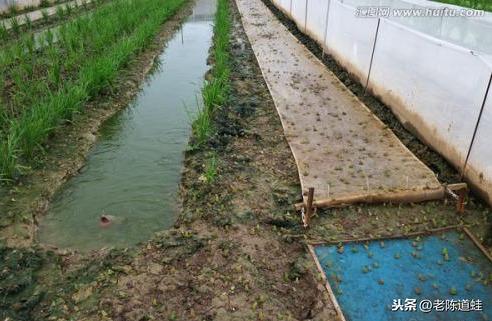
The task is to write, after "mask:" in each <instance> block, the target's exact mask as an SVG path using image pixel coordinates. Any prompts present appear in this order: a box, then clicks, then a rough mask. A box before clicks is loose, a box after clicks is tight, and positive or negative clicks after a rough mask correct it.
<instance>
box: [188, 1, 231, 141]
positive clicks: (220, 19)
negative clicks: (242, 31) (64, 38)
mask: <svg viewBox="0 0 492 321" xmlns="http://www.w3.org/2000/svg"><path fill="white" fill-rule="evenodd" d="M230 31H231V19H230V16H229V2H228V0H219V1H218V4H217V12H216V14H215V26H214V49H213V58H214V61H215V65H214V67H213V69H212V73H211V77H210V78H209V79H208V80H207V81H205V85H204V87H203V89H202V97H203V106H199V109H198V113H197V114H196V116H195V119H194V121H193V126H192V127H193V136H194V143H195V144H196V145H198V146H201V145H203V144H204V143H206V141H207V140H208V138H209V137H210V136H211V135H212V134H213V133H214V128H213V122H212V120H213V116H214V114H215V113H216V112H217V110H218V109H220V108H221V106H223V105H224V104H225V103H226V102H227V100H228V96H229V91H230V79H229V76H230V73H231V70H230V56H229V54H230V53H229V43H230Z"/></svg>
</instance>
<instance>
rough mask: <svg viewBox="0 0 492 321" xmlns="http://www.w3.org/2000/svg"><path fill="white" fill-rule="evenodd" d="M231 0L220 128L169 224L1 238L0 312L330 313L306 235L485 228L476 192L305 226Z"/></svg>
mask: <svg viewBox="0 0 492 321" xmlns="http://www.w3.org/2000/svg"><path fill="white" fill-rule="evenodd" d="M231 9H232V11H233V16H234V23H233V25H234V27H233V39H232V44H231V47H232V49H231V51H232V52H231V55H232V62H233V68H232V69H233V70H232V73H231V97H230V100H229V103H228V104H227V105H226V106H224V107H222V109H221V110H220V112H218V113H217V114H216V117H215V119H214V126H215V129H216V134H215V135H214V136H213V137H212V138H211V139H210V141H209V142H208V143H207V144H206V145H205V146H204V147H203V148H200V149H196V148H193V149H190V150H189V151H188V152H187V153H186V157H185V164H184V169H183V178H182V184H181V198H182V201H183V205H182V213H181V215H180V217H179V220H178V222H177V223H176V225H175V227H174V228H172V229H170V230H169V231H165V232H161V233H158V234H157V235H155V236H154V237H153V239H152V240H151V241H149V242H146V243H145V244H142V245H141V246H139V247H138V248H137V249H133V250H120V251H100V252H93V253H92V254H90V255H88V256H85V257H81V256H80V255H77V254H76V253H69V252H59V251H58V252H57V253H53V252H49V251H48V252H47V251H46V250H45V249H40V248H37V247H33V248H29V249H17V250H14V249H12V248H5V246H3V245H0V248H1V250H0V255H1V257H0V262H2V263H0V264H2V266H0V271H7V272H1V273H6V274H5V275H9V273H12V271H16V273H15V274H11V275H13V276H12V277H11V278H10V279H5V280H11V283H3V281H2V282H0V294H2V297H3V298H4V299H3V301H0V302H1V304H3V305H0V311H6V312H3V313H4V315H5V316H12V317H10V319H12V320H45V319H48V317H50V319H53V320H69V319H73V320H87V321H88V320H91V321H93V320H129V321H133V320H319V321H321V320H323V321H325V320H336V316H335V311H334V309H333V306H332V304H331V303H330V301H329V298H328V297H327V294H326V291H325V290H324V287H323V284H322V282H321V278H320V275H319V274H318V272H317V271H316V268H315V266H314V262H313V261H312V259H311V258H310V257H309V256H308V252H307V250H306V247H305V244H306V241H341V240H345V239H357V238H361V237H378V236H390V235H391V236H394V235H404V234H408V233H411V232H414V231H426V230H430V229H433V228H438V227H441V226H450V225H468V226H469V227H470V228H471V230H472V231H473V232H474V233H475V234H476V235H477V236H478V237H481V238H482V239H483V237H484V235H485V233H486V230H487V224H486V222H487V221H486V220H487V215H490V210H489V209H488V207H486V206H484V205H483V204H482V203H479V202H476V201H475V200H474V199H471V200H470V202H469V204H468V207H467V210H466V213H465V214H464V215H463V216H458V215H456V213H455V211H454V204H453V203H452V202H448V201H442V202H431V203H425V204H420V205H413V204H410V205H401V206H398V205H371V206H362V205H361V206H352V207H347V208H342V209H332V210H324V211H318V213H317V215H316V216H315V218H314V220H313V225H312V227H311V229H310V230H304V229H303V228H301V226H300V217H299V213H296V212H295V211H294V209H293V207H292V204H295V203H297V202H299V201H301V190H300V183H299V181H298V174H297V168H296V165H295V162H294V159H293V156H292V153H291V151H290V149H289V146H288V144H287V142H286V140H285V138H284V134H283V129H282V126H281V123H280V119H279V117H278V114H277V112H276V110H275V106H274V104H273V101H272V99H271V97H270V95H269V92H268V89H267V87H266V85H265V82H264V80H263V78H262V76H261V72H260V69H259V67H258V65H257V63H256V60H255V57H254V54H253V52H252V50H251V48H250V46H249V43H248V41H247V37H246V35H245V34H244V31H243V29H242V26H241V23H240V20H239V14H238V12H237V9H236V7H235V4H234V2H233V1H231ZM212 60H213V59H211V61H212ZM89 123H90V122H89ZM86 124H87V123H86ZM93 130H94V131H95V130H96V127H93ZM86 133H87V132H86ZM73 137H83V136H73ZM92 137H94V136H92ZM84 141H86V140H84ZM192 142H193V140H192V141H191V143H192ZM65 143H67V142H66V141H65ZM54 146H55V145H54ZM82 146H83V144H82ZM59 150H64V151H67V149H59ZM73 150H76V149H75V147H74V149H73ZM211 153H213V154H215V155H216V158H217V164H218V165H217V173H218V174H217V176H216V178H215V180H214V181H213V182H211V183H207V182H206V181H205V180H203V179H201V177H202V175H203V173H204V170H205V165H204V164H205V162H206V159H208V158H209V157H210V154H211ZM63 155H65V156H66V155H69V154H60V155H59V158H58V161H59V162H60V161H61V159H63V157H62V156H63ZM75 158H76V159H78V160H79V161H78V162H75V163H68V164H72V165H73V164H80V163H83V159H84V158H83V156H78V157H75ZM55 160H56V158H55ZM53 164H54V167H56V164H58V163H56V162H55V163H53ZM62 164H63V162H62ZM64 164H67V163H64ZM64 166H67V165H64ZM69 168H73V169H75V172H76V168H78V166H72V167H70V166H67V167H64V168H63V169H62V170H59V171H54V170H52V173H53V174H52V175H51V176H49V175H47V176H45V177H51V178H50V180H48V183H47V186H51V185H50V184H49V182H53V181H58V180H61V181H62V180H63V178H59V177H63V175H71V174H69V173H72V174H73V173H74V172H70V171H68V169H69ZM56 173H58V174H56ZM55 174H56V175H55ZM57 175H58V176H57ZM39 177H40V178H41V179H42V177H43V176H41V175H40V176H39ZM53 177H54V178H53ZM56 177H58V179H55V178H56ZM36 186H42V184H38V185H36ZM38 188H40V187H38ZM33 189H34V188H33ZM36 192H38V193H39V192H40V190H39V189H38V190H37V191H33V194H36ZM18 195H19V194H13V196H12V197H17V198H19V196H18ZM21 197H22V195H21ZM43 199H44V202H46V201H47V200H49V198H46V197H45V198H43ZM9 204H10V203H9ZM38 204H46V203H43V202H41V203H38ZM26 208H28V207H26ZM19 253H22V256H21V257H19ZM24 257H26V259H24V261H23V258H24ZM9 271H10V272H9ZM9 282H10V281H9ZM5 289H6V290H5ZM0 317H3V315H1V314H0Z"/></svg>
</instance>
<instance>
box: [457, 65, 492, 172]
mask: <svg viewBox="0 0 492 321" xmlns="http://www.w3.org/2000/svg"><path fill="white" fill-rule="evenodd" d="M491 85H492V73H491V74H490V78H489V83H488V84H487V89H486V90H485V96H484V97H483V101H482V106H481V107H480V113H479V114H478V119H477V122H476V125H475V130H474V131H473V136H472V140H471V142H470V147H469V148H468V152H467V154H466V159H465V163H464V164H463V168H462V170H461V180H463V178H464V177H465V171H466V166H467V165H468V160H469V159H470V155H471V151H472V149H473V144H475V138H476V136H477V132H478V127H479V126H480V121H481V120H482V114H483V110H484V109H485V105H486V104H487V99H488V96H489V93H490V87H491Z"/></svg>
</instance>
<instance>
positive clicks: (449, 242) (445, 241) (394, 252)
mask: <svg viewBox="0 0 492 321" xmlns="http://www.w3.org/2000/svg"><path fill="white" fill-rule="evenodd" d="M314 251H315V254H316V256H317V258H318V261H319V263H320V265H321V267H322V268H323V271H324V273H325V275H326V277H327V279H328V281H329V283H330V287H331V288H332V290H333V292H334V295H335V296H336V299H337V301H338V303H339V304H340V307H341V309H342V311H343V313H344V315H345V318H346V319H347V320H352V321H359V320H360V321H373V320H374V321H385V320H401V321H408V320H419V321H426V320H429V321H430V320H447V321H478V320H491V319H492V305H491V304H490V303H491V302H492V279H491V278H492V264H491V263H490V260H489V259H488V258H487V257H486V256H485V255H484V254H483V253H482V252H481V251H480V250H479V249H478V247H477V246H476V245H475V244H474V243H473V242H472V241H471V240H470V239H469V238H468V236H467V235H466V234H461V233H458V232H456V231H451V232H446V233H442V234H441V233H439V234H435V235H430V236H421V237H415V238H412V239H393V240H384V241H383V242H381V241H372V242H366V243H345V244H343V247H340V245H338V246H337V245H332V246H317V247H315V250H314ZM393 300H397V301H396V304H395V301H393ZM398 300H400V301H398ZM409 300H415V301H413V302H414V303H415V304H416V305H415V309H414V310H412V301H409ZM446 300H447V301H446ZM478 300H480V302H481V310H478V309H477V308H478ZM452 301H453V302H454V303H451V302H452ZM422 302H425V303H422ZM429 302H431V305H429ZM456 302H459V303H456ZM399 303H401V305H403V307H401V306H400V305H399ZM421 304H425V306H424V305H422V306H421ZM446 304H454V305H455V306H454V307H451V306H448V308H446ZM407 308H410V310H407V311H406V309H407ZM441 308H442V309H441ZM427 309H430V310H429V311H427ZM459 309H461V310H459Z"/></svg>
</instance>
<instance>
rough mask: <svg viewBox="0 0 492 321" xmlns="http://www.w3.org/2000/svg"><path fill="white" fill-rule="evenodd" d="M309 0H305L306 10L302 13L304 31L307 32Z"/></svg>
mask: <svg viewBox="0 0 492 321" xmlns="http://www.w3.org/2000/svg"><path fill="white" fill-rule="evenodd" d="M308 7H309V0H306V12H305V13H304V33H305V34H307V18H308Z"/></svg>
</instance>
